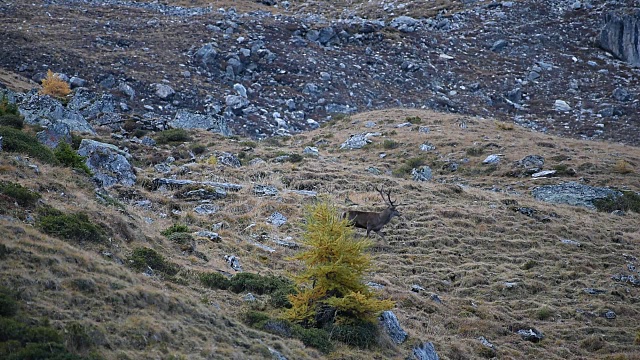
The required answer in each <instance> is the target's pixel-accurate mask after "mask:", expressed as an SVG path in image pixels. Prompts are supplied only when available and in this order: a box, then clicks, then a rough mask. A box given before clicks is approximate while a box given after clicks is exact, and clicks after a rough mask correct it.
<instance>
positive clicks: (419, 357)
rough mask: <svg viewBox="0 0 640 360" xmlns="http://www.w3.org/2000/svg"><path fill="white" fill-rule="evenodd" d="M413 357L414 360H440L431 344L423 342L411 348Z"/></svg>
mask: <svg viewBox="0 0 640 360" xmlns="http://www.w3.org/2000/svg"><path fill="white" fill-rule="evenodd" d="M413 357H414V359H416V360H440V357H439V356H438V354H437V353H436V348H435V347H434V346H433V343H431V342H425V343H423V344H420V345H417V346H416V347H414V348H413Z"/></svg>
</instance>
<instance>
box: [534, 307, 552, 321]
mask: <svg viewBox="0 0 640 360" xmlns="http://www.w3.org/2000/svg"><path fill="white" fill-rule="evenodd" d="M552 316H553V311H551V309H549V308H548V307H546V306H543V307H541V308H539V309H538V310H537V311H536V318H537V319H538V320H543V321H544V320H548V319H550V318H551V317H552Z"/></svg>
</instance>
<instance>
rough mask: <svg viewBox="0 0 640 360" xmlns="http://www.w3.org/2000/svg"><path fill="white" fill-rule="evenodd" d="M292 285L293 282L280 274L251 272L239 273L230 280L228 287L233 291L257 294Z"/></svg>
mask: <svg viewBox="0 0 640 360" xmlns="http://www.w3.org/2000/svg"><path fill="white" fill-rule="evenodd" d="M290 287H293V282H292V281H291V280H289V279H287V278H284V277H280V276H262V275H258V274H251V273H239V274H236V275H234V276H233V277H232V278H231V280H230V286H229V288H230V289H231V291H233V292H235V293H240V292H243V291H250V292H253V293H256V294H258V295H262V294H270V293H272V292H274V291H275V290H277V289H282V288H285V289H286V288H290Z"/></svg>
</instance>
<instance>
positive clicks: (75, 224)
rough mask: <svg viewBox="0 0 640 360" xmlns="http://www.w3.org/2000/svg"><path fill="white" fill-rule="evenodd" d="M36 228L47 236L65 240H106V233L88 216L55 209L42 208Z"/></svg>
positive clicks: (98, 241) (99, 241) (96, 241)
mask: <svg viewBox="0 0 640 360" xmlns="http://www.w3.org/2000/svg"><path fill="white" fill-rule="evenodd" d="M38 213H39V216H38V220H37V221H36V227H37V228H38V229H39V230H40V231H42V232H43V233H45V234H49V235H51V236H55V237H57V238H60V239H64V240H74V241H90V242H95V243H101V242H103V241H105V240H106V236H105V231H104V229H102V228H101V227H100V226H98V225H96V224H94V223H93V222H91V220H89V217H88V216H87V214H84V213H75V214H65V213H63V212H61V211H59V210H56V209H53V208H50V207H49V208H41V209H39V211H38Z"/></svg>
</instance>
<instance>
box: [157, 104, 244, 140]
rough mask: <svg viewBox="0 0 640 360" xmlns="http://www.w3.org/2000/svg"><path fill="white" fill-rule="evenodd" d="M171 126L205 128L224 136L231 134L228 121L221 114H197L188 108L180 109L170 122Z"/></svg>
mask: <svg viewBox="0 0 640 360" xmlns="http://www.w3.org/2000/svg"><path fill="white" fill-rule="evenodd" d="M169 126H171V127H173V128H179V129H204V130H208V131H211V132H215V133H220V134H222V135H224V136H231V135H232V132H231V130H230V129H229V126H228V124H227V121H226V120H225V119H223V118H222V117H220V116H215V115H203V114H195V113H192V112H189V111H186V110H179V111H178V112H177V113H176V116H175V117H174V118H173V120H171V121H170V122H169Z"/></svg>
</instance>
